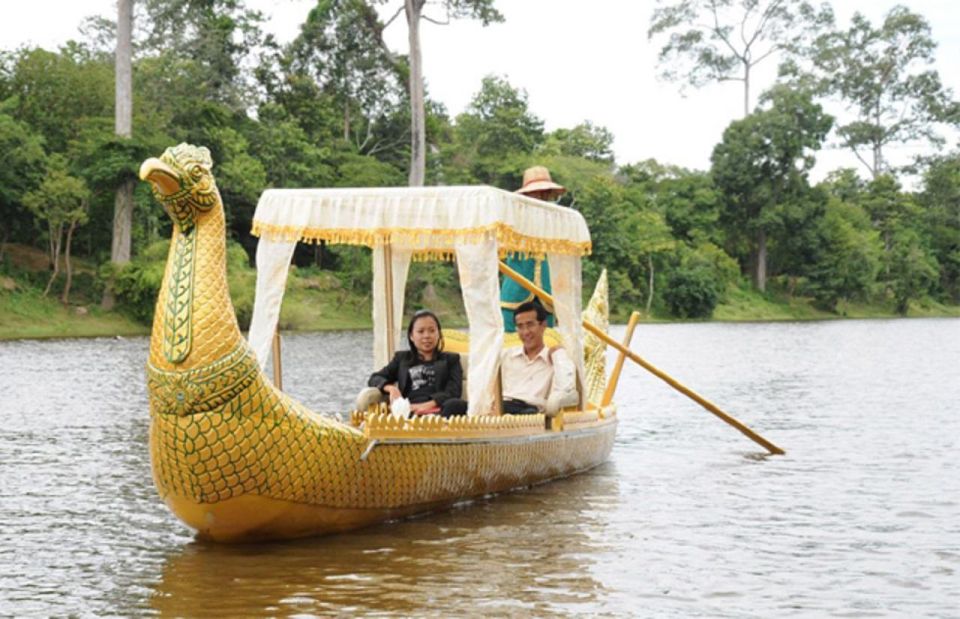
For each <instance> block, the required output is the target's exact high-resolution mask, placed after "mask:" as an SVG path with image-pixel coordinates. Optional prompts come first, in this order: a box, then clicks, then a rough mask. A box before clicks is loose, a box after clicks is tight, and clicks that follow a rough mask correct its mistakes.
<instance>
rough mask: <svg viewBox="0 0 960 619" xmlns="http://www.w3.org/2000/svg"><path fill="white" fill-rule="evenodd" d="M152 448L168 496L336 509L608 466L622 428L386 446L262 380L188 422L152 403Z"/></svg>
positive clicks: (415, 500) (418, 499) (395, 503)
mask: <svg viewBox="0 0 960 619" xmlns="http://www.w3.org/2000/svg"><path fill="white" fill-rule="evenodd" d="M152 408H153V409H154V410H152V413H153V414H152V416H151V417H152V425H151V451H152V458H153V471H154V478H155V481H156V483H157V486H158V488H159V489H160V494H161V495H162V496H167V495H168V494H174V495H177V496H181V497H186V498H189V499H191V500H193V501H195V502H197V503H215V502H218V501H223V500H226V499H229V498H232V497H237V496H241V495H244V494H253V495H259V496H264V497H270V498H274V499H282V500H286V501H292V502H297V503H307V504H313V505H322V506H327V507H335V508H394V507H401V506H405V505H415V504H421V503H431V502H437V501H446V500H451V499H455V498H457V497H459V496H465V495H470V494H476V493H481V492H489V491H494V490H501V489H506V488H509V487H513V486H514V485H517V484H520V483H529V482H533V481H537V480H541V479H547V478H550V477H554V476H558V475H563V474H566V473H570V472H573V471H576V470H581V469H584V468H588V467H590V466H593V465H596V464H598V463H599V462H602V461H603V460H604V459H605V458H606V456H607V454H609V452H610V449H611V447H612V445H613V437H614V427H613V426H612V425H611V426H609V427H606V428H602V429H600V430H598V431H597V432H593V433H584V434H582V435H570V436H564V435H557V436H551V437H550V438H549V439H548V440H518V441H513V442H510V441H505V442H500V443H497V442H467V443H455V444H437V443H405V444H382V445H379V446H377V447H375V448H374V449H373V450H372V451H371V452H370V454H369V456H368V457H367V458H366V459H365V460H361V455H362V454H363V452H364V450H365V449H366V447H367V446H368V441H367V439H366V438H365V437H364V436H363V435H362V434H361V433H360V432H359V431H357V430H354V429H351V428H349V427H347V426H346V425H344V424H341V423H339V422H336V421H334V420H332V419H327V418H324V417H321V416H319V415H316V414H314V413H312V412H310V411H308V410H307V409H305V408H303V407H302V406H301V405H299V404H298V403H296V402H294V401H293V400H291V399H290V398H289V397H287V396H285V395H283V394H281V393H278V392H277V391H276V390H275V388H274V387H273V385H272V384H270V383H269V382H268V381H267V380H265V379H264V378H263V376H262V375H260V374H258V375H257V377H256V378H255V379H254V380H253V382H252V383H251V384H250V386H249V387H248V388H247V389H245V390H244V391H243V393H241V394H240V395H239V396H238V397H235V398H233V399H232V400H231V401H229V402H227V403H226V404H225V405H223V406H222V407H220V408H218V409H215V410H212V411H210V412H207V413H202V414H194V415H186V416H181V415H177V414H173V413H163V412H160V411H158V410H156V406H153V404H152Z"/></svg>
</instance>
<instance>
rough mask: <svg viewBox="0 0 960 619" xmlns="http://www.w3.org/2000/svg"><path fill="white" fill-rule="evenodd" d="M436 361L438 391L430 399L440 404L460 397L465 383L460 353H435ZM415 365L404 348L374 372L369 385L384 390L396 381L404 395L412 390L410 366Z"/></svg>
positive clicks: (368, 382)
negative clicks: (384, 387) (385, 386)
mask: <svg viewBox="0 0 960 619" xmlns="http://www.w3.org/2000/svg"><path fill="white" fill-rule="evenodd" d="M434 361H435V362H436V372H437V374H436V381H437V391H436V392H435V393H432V394H430V399H431V400H433V401H434V402H436V403H437V404H438V405H440V406H443V403H444V402H445V401H447V400H449V399H450V398H459V397H460V392H461V390H462V385H463V369H462V368H461V367H460V355H458V354H457V353H455V352H437V353H434ZM411 365H413V356H412V355H411V354H410V352H408V351H406V350H402V351H400V352H398V353H397V354H395V355H394V356H393V359H391V360H390V363H388V364H387V365H386V366H385V367H383V368H382V369H380V370H378V371H376V372H374V373H373V375H372V376H370V380H369V381H367V385H368V386H370V387H376V388H377V389H379V390H381V391H383V386H384V385H388V384H390V383H396V385H397V388H398V389H400V393H401V394H403V396H404V397H406V396H407V393H409V391H410V366H411Z"/></svg>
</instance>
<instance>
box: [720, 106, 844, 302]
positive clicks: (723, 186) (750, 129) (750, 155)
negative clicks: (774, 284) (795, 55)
mask: <svg viewBox="0 0 960 619" xmlns="http://www.w3.org/2000/svg"><path fill="white" fill-rule="evenodd" d="M767 100H768V101H769V103H770V107H769V108H768V109H765V110H760V111H758V112H754V113H753V114H751V115H749V116H747V117H746V118H744V119H743V120H738V121H734V122H733V123H731V124H730V126H729V127H727V129H726V131H724V133H723V141H722V142H721V143H720V144H718V145H717V146H716V147H715V148H714V150H713V155H712V157H711V161H712V163H713V167H712V174H713V179H714V183H715V184H716V186H717V188H718V189H719V190H720V192H721V194H722V196H723V204H724V217H725V220H726V224H727V227H728V229H729V230H730V232H731V234H733V235H738V234H743V233H745V234H747V235H750V236H752V239H751V240H748V246H749V248H750V253H751V266H752V271H753V280H754V284H755V285H756V286H757V288H758V289H759V290H765V289H766V280H767V237H768V235H769V234H771V233H774V232H776V231H777V230H778V229H779V228H780V227H781V226H782V224H783V209H782V208H780V207H781V206H782V205H784V204H786V203H788V202H790V201H791V200H796V199H797V196H798V195H799V194H802V193H803V192H805V191H806V190H807V189H808V183H807V172H808V171H809V170H810V168H811V167H813V164H814V158H813V155H812V152H813V151H815V150H817V149H819V148H820V146H821V144H822V143H823V139H824V137H825V136H826V134H827V132H828V131H830V126H831V123H832V119H831V117H830V116H828V115H826V114H824V112H823V109H822V108H821V107H820V106H819V105H817V104H815V103H813V101H812V100H811V98H810V95H809V94H808V93H804V92H798V91H793V90H789V89H787V88H784V87H779V88H776V89H774V90H773V91H771V92H770V94H769V95H768V96H767ZM748 238H749V237H748Z"/></svg>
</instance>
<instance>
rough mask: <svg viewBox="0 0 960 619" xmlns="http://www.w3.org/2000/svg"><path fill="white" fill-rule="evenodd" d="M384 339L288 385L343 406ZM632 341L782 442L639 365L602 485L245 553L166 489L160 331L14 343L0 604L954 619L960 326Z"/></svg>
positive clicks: (763, 328)
mask: <svg viewBox="0 0 960 619" xmlns="http://www.w3.org/2000/svg"><path fill="white" fill-rule="evenodd" d="M622 330H623V329H622V327H621V328H619V329H617V328H615V329H614V331H615V332H616V333H618V334H619V333H622ZM370 340H371V338H370V334H369V333H366V332H348V333H327V334H308V335H292V336H289V337H287V338H286V340H285V343H286V356H285V363H284V367H285V372H286V375H285V382H286V387H287V390H288V391H290V392H291V393H293V394H294V395H296V396H297V397H299V398H301V399H302V400H304V401H305V402H306V403H307V404H309V405H310V406H312V407H313V408H315V409H317V410H321V411H331V412H333V411H344V410H346V409H347V408H348V405H349V402H350V401H351V398H352V396H353V393H354V392H355V391H356V390H357V389H358V388H359V387H360V385H361V383H362V382H363V379H362V377H363V376H365V375H366V374H367V372H368V371H369V364H370V354H369V352H368V351H369V349H370V344H371V342H370ZM633 348H634V350H636V351H637V352H638V353H639V354H641V355H642V356H645V357H646V358H647V359H648V360H649V361H651V362H652V363H654V364H656V365H658V366H660V367H661V368H662V369H664V370H665V371H667V372H669V373H671V374H673V375H674V376H675V377H677V378H678V379H679V380H681V381H682V382H685V383H686V384H688V385H689V386H691V387H693V388H695V389H697V390H698V391H699V392H700V393H702V394H703V395H705V396H706V397H708V398H709V399H711V400H713V401H714V402H716V403H717V404H719V405H720V406H721V407H723V408H725V409H726V410H727V411H728V412H730V413H731V414H733V415H734V416H736V417H738V418H740V419H741V420H742V421H744V422H745V423H747V424H748V425H750V426H751V427H753V428H754V429H755V430H757V431H758V432H760V433H761V434H763V435H764V436H766V437H767V438H769V439H770V440H772V441H774V442H776V443H778V444H779V445H781V446H783V447H784V448H785V449H786V450H787V455H786V456H785V457H764V456H762V455H761V453H760V452H761V450H760V449H759V448H758V447H756V446H755V445H754V444H753V443H752V442H750V441H748V440H747V439H746V438H744V437H743V436H742V435H740V434H739V433H737V432H736V431H734V430H732V429H731V428H729V427H728V426H727V425H725V424H724V423H723V422H721V421H720V420H718V419H716V418H715V417H713V416H712V415H710V414H708V413H706V412H704V411H702V410H701V409H700V408H699V407H698V406H697V405H695V404H693V403H692V402H690V401H688V400H686V399H685V398H683V397H682V396H680V395H678V394H676V393H675V392H673V391H672V390H671V389H670V388H669V387H667V386H666V385H664V384H662V383H660V382H659V381H657V380H656V379H655V378H652V377H650V376H647V375H645V374H644V372H643V370H641V369H639V368H634V367H629V366H628V367H627V368H626V370H625V373H624V379H623V382H622V383H621V388H620V391H619V394H618V401H619V403H620V417H621V422H620V424H621V425H620V428H619V431H618V436H617V443H616V446H615V447H614V450H613V454H612V457H611V460H610V461H609V462H608V463H607V464H605V465H603V466H600V467H598V468H596V469H594V470H593V471H591V472H589V473H586V474H583V475H580V476H578V477H575V478H572V479H568V480H563V481H559V482H554V483H551V484H547V485H544V486H539V487H535V488H533V489H531V490H526V491H520V492H515V493H511V494H506V495H501V496H498V497H494V498H490V499H484V500H480V501H476V502H474V503H472V504H469V505H466V506H464V507H460V508H458V509H455V510H453V511H448V512H444V513H437V514H432V515H428V516H424V517H420V518H417V519H413V520H406V521H401V522H394V523H388V524H384V525H380V526H376V527H373V528H370V529H366V530H363V531H360V532H356V533H352V534H348V535H339V536H334V537H327V538H319V539H311V540H305V541H297V542H293V543H282V544H268V545H255V546H240V547H229V546H217V545H211V544H204V543H198V542H195V541H194V540H193V539H192V536H191V533H190V531H189V530H187V529H186V528H185V527H184V526H183V525H181V524H180V523H179V521H177V520H176V519H175V518H174V517H173V516H172V515H171V514H170V513H169V512H168V511H167V510H166V508H165V507H164V506H163V505H162V503H161V502H160V501H159V499H158V498H157V496H156V493H155V490H154V488H153V484H152V481H151V477H150V464H149V458H148V454H147V417H148V414H147V400H146V393H145V387H144V373H143V366H144V362H145V359H146V351H147V341H146V340H144V339H128V340H109V339H99V340H64V341H47V342H36V341H22V342H0V398H2V399H0V412H2V414H0V616H6V615H10V616H50V615H57V616H62V615H112V616H142V615H162V616H187V617H202V616H263V615H267V616H292V615H296V616H330V615H356V614H373V615H418V616H419V615H435V616H440V615H445V616H446V615H471V616H475V615H498V616H505V615H520V616H556V615H561V616H563V615H566V616H573V615H617V616H623V615H632V616H641V617H646V616H655V617H694V616H705V617H738V618H739V617H787V616H790V617H951V616H952V617H960V573H958V572H960V465H958V459H957V458H958V448H960V320H956V319H944V320H897V321H837V322H820V323H798V324H793V323H791V324H685V325H642V326H640V327H639V328H638V329H637V333H636V336H635V338H634V345H633Z"/></svg>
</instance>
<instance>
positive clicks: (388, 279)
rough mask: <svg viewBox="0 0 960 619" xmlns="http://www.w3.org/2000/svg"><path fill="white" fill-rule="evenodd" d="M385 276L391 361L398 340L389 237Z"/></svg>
mask: <svg viewBox="0 0 960 619" xmlns="http://www.w3.org/2000/svg"><path fill="white" fill-rule="evenodd" d="M383 277H384V294H385V295H386V312H387V316H386V319H387V320H386V328H387V361H390V360H391V359H393V353H394V352H396V347H397V341H396V337H395V329H396V326H395V325H394V318H393V249H392V248H391V246H390V239H389V238H388V239H387V240H386V242H385V243H384V245H383Z"/></svg>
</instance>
